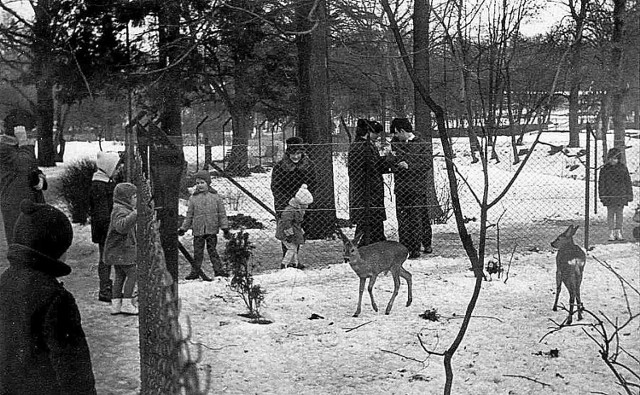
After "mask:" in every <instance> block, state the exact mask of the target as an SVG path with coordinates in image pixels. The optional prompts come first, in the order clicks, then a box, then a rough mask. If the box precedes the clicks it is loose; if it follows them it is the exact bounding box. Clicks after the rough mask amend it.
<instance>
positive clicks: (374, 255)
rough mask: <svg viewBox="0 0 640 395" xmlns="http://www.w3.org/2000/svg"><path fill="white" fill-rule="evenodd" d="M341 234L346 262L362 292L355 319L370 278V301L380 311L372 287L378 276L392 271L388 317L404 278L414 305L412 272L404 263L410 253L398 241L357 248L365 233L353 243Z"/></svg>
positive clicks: (409, 301) (381, 242) (359, 235)
mask: <svg viewBox="0 0 640 395" xmlns="http://www.w3.org/2000/svg"><path fill="white" fill-rule="evenodd" d="M337 232H338V234H339V235H340V237H341V238H342V242H343V245H344V260H345V262H348V263H349V265H350V266H351V268H352V269H353V271H354V272H356V274H357V275H358V277H360V293H359V294H358V308H357V309H356V312H355V313H354V314H353V316H354V317H357V316H358V315H360V311H361V305H362V293H363V292H364V285H365V282H366V281H367V278H368V279H369V287H368V291H369V298H370V299H371V306H372V307H373V310H374V311H378V305H376V302H375V301H374V300H373V285H374V284H375V283H376V279H377V278H378V274H380V273H383V272H388V271H391V275H392V276H393V294H392V295H391V299H390V300H389V304H388V305H387V309H386V310H385V314H389V313H390V312H391V307H392V306H393V301H394V300H395V299H396V296H397V295H398V290H399V289H400V277H402V278H404V279H405V281H406V282H407V286H408V288H409V298H408V299H407V307H409V306H410V305H411V300H412V295H411V273H409V272H408V271H407V270H405V268H403V267H402V264H403V263H404V261H406V260H407V256H408V255H409V250H407V248H406V247H405V246H403V245H402V244H400V243H398V242H397V241H379V242H377V243H373V244H369V245H366V246H363V247H359V248H358V242H359V241H360V239H361V238H362V236H363V234H362V233H360V234H358V235H356V238H355V239H354V240H353V241H352V240H349V238H347V236H346V235H345V234H344V233H342V231H341V230H340V229H337Z"/></svg>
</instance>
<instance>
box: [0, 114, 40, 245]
mask: <svg viewBox="0 0 640 395" xmlns="http://www.w3.org/2000/svg"><path fill="white" fill-rule="evenodd" d="M14 126H16V125H14V124H13V123H12V122H5V134H3V135H0V208H1V209H2V219H3V221H4V233H5V236H6V238H7V244H8V245H9V244H11V243H12V234H13V226H14V225H15V223H16V220H17V219H18V214H19V213H20V208H19V207H20V202H21V201H22V200H24V199H28V200H30V201H32V202H36V203H44V194H43V193H42V191H43V190H46V189H47V180H46V178H45V176H44V174H42V172H41V171H40V170H39V169H38V162H37V160H36V154H35V148H34V142H33V140H32V139H29V138H27V134H26V131H25V127H24V126H17V127H15V131H14Z"/></svg>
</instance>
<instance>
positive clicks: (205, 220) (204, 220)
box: [178, 170, 231, 281]
mask: <svg viewBox="0 0 640 395" xmlns="http://www.w3.org/2000/svg"><path fill="white" fill-rule="evenodd" d="M195 179H196V185H195V190H194V192H193V194H192V195H191V196H190V197H189V203H188V208H187V216H186V217H185V219H184V221H183V222H182V226H180V228H179V229H178V235H180V236H182V235H184V234H185V232H186V231H187V230H189V229H191V230H192V233H193V264H192V266H191V273H189V274H188V275H187V277H185V279H187V280H195V279H197V278H198V277H201V278H202V279H203V280H205V281H211V279H210V278H209V277H207V275H206V274H205V273H204V271H203V270H202V261H203V260H204V248H205V246H206V247H207V252H208V253H209V259H210V260H211V265H212V266H213V274H214V276H216V277H218V276H221V277H227V276H228V273H227V271H226V270H225V269H224V268H223V267H222V262H221V260H220V255H218V251H217V250H216V248H217V246H218V231H219V230H220V229H222V232H223V233H224V238H225V239H229V238H230V237H231V235H230V233H229V221H228V220H227V211H226V209H225V208H224V202H223V201H222V198H221V197H220V195H218V192H216V191H215V190H214V189H213V188H211V186H210V185H209V184H211V176H210V175H209V172H208V171H207V170H201V171H199V172H197V173H196V174H195Z"/></svg>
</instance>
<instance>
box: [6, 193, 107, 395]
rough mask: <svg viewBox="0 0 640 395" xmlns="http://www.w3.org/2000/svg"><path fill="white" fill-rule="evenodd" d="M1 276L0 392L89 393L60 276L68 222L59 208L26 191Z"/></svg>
mask: <svg viewBox="0 0 640 395" xmlns="http://www.w3.org/2000/svg"><path fill="white" fill-rule="evenodd" d="M12 239H13V243H12V244H11V245H10V246H9V251H8V253H7V259H8V261H9V268H8V269H6V270H5V271H4V273H2V275H1V276H0V394H21V395H27V394H33V395H35V394H44V393H46V394H50V395H67V394H95V393H96V389H95V379H94V375H93V368H92V366H91V355H90V353H89V346H88V344H87V340H86V336H85V333H84V331H83V329H82V322H81V318H80V311H79V310H78V306H77V304H76V301H75V299H74V297H73V295H72V294H71V293H70V292H69V291H67V290H66V289H65V288H64V286H63V285H62V283H61V282H60V281H58V279H57V278H58V277H63V276H66V275H68V274H69V273H71V268H70V267H69V265H67V264H66V263H64V258H63V257H64V255H65V253H66V251H67V249H68V248H69V246H71V242H72V240H73V230H72V227H71V223H70V222H69V219H68V218H67V216H66V215H65V214H63V213H62V212H61V211H60V210H58V209H56V208H55V207H53V206H50V205H48V204H39V203H34V202H32V201H31V200H28V199H25V200H23V201H22V202H21V203H20V208H19V216H18V219H17V221H16V226H15V231H14V233H13V238H12Z"/></svg>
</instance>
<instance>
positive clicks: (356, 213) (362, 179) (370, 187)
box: [347, 119, 406, 246]
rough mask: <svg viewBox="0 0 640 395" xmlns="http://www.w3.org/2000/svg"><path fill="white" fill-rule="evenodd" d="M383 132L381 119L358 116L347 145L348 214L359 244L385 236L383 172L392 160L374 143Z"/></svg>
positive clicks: (373, 241) (365, 243)
mask: <svg viewBox="0 0 640 395" xmlns="http://www.w3.org/2000/svg"><path fill="white" fill-rule="evenodd" d="M382 132H383V127H382V125H381V124H380V123H378V122H376V121H369V120H366V119H359V120H358V124H357V126H356V138H355V140H354V141H353V142H352V143H351V145H350V146H349V155H348V159H347V167H348V174H349V217H350V219H351V222H352V223H353V224H356V235H359V234H361V233H362V234H363V236H362V239H361V241H360V244H359V246H365V245H367V244H372V243H375V242H378V241H383V240H386V239H387V238H386V236H385V235H384V221H385V220H386V219H387V214H386V212H385V207H384V180H383V178H382V175H383V174H384V173H389V172H390V170H391V169H390V164H391V163H390V162H389V161H388V159H387V158H385V157H384V156H381V155H380V154H379V153H378V148H377V147H376V146H375V144H374V142H375V141H376V140H377V139H378V138H379V137H380V134H382ZM405 165H406V164H405Z"/></svg>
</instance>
